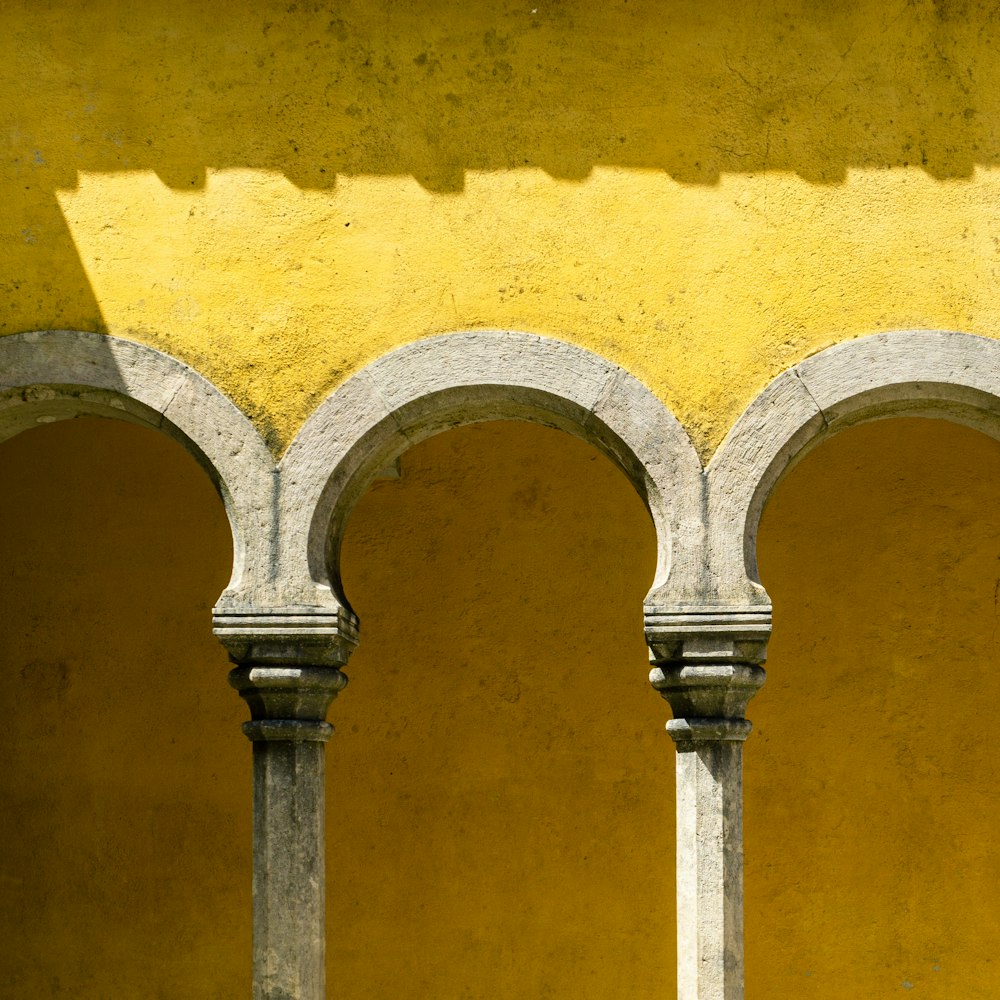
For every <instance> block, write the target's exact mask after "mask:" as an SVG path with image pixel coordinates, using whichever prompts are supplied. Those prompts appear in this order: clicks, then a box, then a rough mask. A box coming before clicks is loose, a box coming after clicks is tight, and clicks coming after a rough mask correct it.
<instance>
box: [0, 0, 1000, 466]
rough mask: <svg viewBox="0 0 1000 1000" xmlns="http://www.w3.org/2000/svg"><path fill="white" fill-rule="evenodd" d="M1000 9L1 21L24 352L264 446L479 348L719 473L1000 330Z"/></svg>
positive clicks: (11, 247)
mask: <svg viewBox="0 0 1000 1000" xmlns="http://www.w3.org/2000/svg"><path fill="white" fill-rule="evenodd" d="M991 11H992V8H991V5H989V4H985V3H984V4H976V3H967V4H966V3H955V2H943V0H942V2H930V0H924V2H916V3H911V2H904V0H893V2H890V3H882V2H874V0H870V2H866V3H861V4H852V5H841V4H814V3H801V4H799V3H794V2H784V3H762V4H740V3H734V4H714V5H712V4H709V5H706V4H703V3H695V2H693V0H691V2H672V3H659V2H656V3H653V2H649V3H642V2H639V3H637V2H625V0H621V2H611V3H602V4H593V3H589V2H580V3H553V2H542V3H534V0H532V2H531V3H529V2H527V0H526V2H524V3H498V4H465V5H462V4H444V3H440V2H438V0H419V2H416V3H406V4H389V3H383V4H375V5H373V4H371V3H346V4H336V5H330V4H322V3H293V4H286V3H281V4H266V3H260V2H252V3H241V4H238V5H236V4H231V5H226V4H223V5H221V6H219V5H215V6H211V7H207V6H205V5H204V4H195V3H192V2H186V0H181V2H178V3H171V4H166V5H152V6H151V7H150V8H149V9H148V10H146V9H139V8H136V6H135V5H134V4H124V3H113V2H102V3H96V4H92V5H88V7H87V8H86V9H81V8H80V6H79V5H78V4H69V3H54V4H51V5H45V6H44V7H43V5H39V4H34V3H24V4H23V5H15V4H9V5H7V8H6V10H5V18H4V23H5V30H4V33H3V37H2V39H0V57H2V60H3V64H4V66H5V67H6V68H7V73H6V74H5V75H4V82H3V84H2V85H0V86H2V88H3V89H2V91H0V96H2V99H3V102H4V105H5V106H6V107H10V108H12V109H14V113H13V114H12V115H11V116H10V122H9V126H8V129H7V131H6V135H5V136H4V139H5V141H6V142H7V143H8V152H7V153H6V154H5V155H4V157H3V158H2V166H0V170H2V171H3V192H4V205H5V211H4V218H3V220H2V223H0V225H2V226H3V230H4V231H3V233H2V241H0V330H3V331H15V330H25V329H32V328H39V327H78V328H84V329H96V330H107V331H110V332H113V333H115V334H119V335H122V336H125V337H131V338H135V339H138V340H142V341H144V342H147V343H150V344H153V345H155V346H158V347H163V348H165V349H167V350H168V351H170V352H172V353H174V354H176V355H177V356H179V357H181V358H182V359H184V360H187V361H190V362H192V363H193V364H195V365H196V367H198V368H199V369H200V370H201V371H203V372H204V373H205V374H206V375H208V376H209V377H210V378H212V379H213V380H215V381H216V382H217V383H218V384H219V386H220V387H221V388H223V389H224V390H225V391H226V392H228V393H229V394H230V395H231V396H232V397H233V398H234V399H235V400H236V401H237V402H238V403H239V405H240V406H241V407H243V408H244V409H245V410H246V411H247V412H248V413H250V414H251V415H252V416H253V418H254V419H255V420H256V421H257V423H258V425H259V426H260V427H261V429H262V431H264V432H265V433H266V434H267V435H268V437H269V440H270V442H271V444H272V446H273V447H274V448H276V449H280V448H281V447H282V446H283V445H284V444H286V443H287V442H288V440H289V439H290V437H291V435H292V434H293V433H294V431H295V429H296V428H297V427H298V426H299V425H300V424H301V423H302V421H303V419H304V418H305V417H306V415H307V414H308V413H309V412H310V411H311V410H312V409H313V408H314V407H315V405H316V404H317V402H318V400H319V399H320V398H321V397H322V396H323V395H325V394H326V393H327V392H328V391H329V390H330V389H331V388H332V387H333V386H335V385H336V384H337V383H338V382H340V381H341V380H343V379H344V378H345V377H346V376H347V375H349V374H350V373H351V372H353V371H355V370H357V369H358V368H359V367H361V366H362V365H364V364H365V363H367V362H369V361H371V360H372V359H373V358H375V357H377V356H379V355H380V354H382V353H384V352H385V351H386V350H388V349H390V348H392V347H394V346H397V345H399V344H400V343H405V342H407V341H409V340H413V339H415V338H417V337H420V336H424V335H426V334H429V333H434V332H440V331H445V330H453V329H458V328H464V327H493V326H495V327H504V328H508V327H509V328H518V329H524V330H528V331H533V332H541V333H547V334H551V335H554V336H558V337H561V338H564V339H568V340H572V341H574V342H576V343H579V344H581V345H583V346H585V347H588V348H591V349H592V350H594V351H596V352H597V353H599V354H602V355H604V356H606V357H608V358H609V359H611V360H613V361H615V362H618V363H620V364H622V365H623V366H624V367H626V368H627V369H628V370H630V371H631V372H632V373H633V374H635V375H637V376H638V377H639V378H640V379H642V380H643V381H644V382H645V383H646V384H647V385H649V386H650V388H652V389H653V390H654V391H655V392H656V393H657V394H659V395H660V396H661V397H662V398H663V399H664V400H665V401H666V402H667V403H668V404H669V405H670V406H671V407H672V408H673V409H674V411H675V413H676V414H677V416H678V417H679V418H680V419H681V420H682V421H683V422H684V423H685V425H686V426H687V427H688V428H689V430H690V432H691V434H692V437H693V438H694V440H695V441H696V444H697V445H698V447H699V448H700V449H701V450H702V451H703V452H708V451H711V450H712V448H713V447H714V446H715V445H716V444H717V443H718V441H719V440H720V439H721V437H722V436H723V435H724V433H725V431H726V430H727V428H728V426H729V425H730V424H731V423H732V421H733V420H734V419H735V417H736V416H737V415H738V414H739V412H740V411H741V410H742V409H743V407H744V406H745V405H746V404H747V403H748V402H749V400H750V399H751V398H752V397H753V396H754V395H755V394H756V392H757V391H758V390H759V389H760V388H761V387H762V386H763V385H764V384H765V383H766V382H767V381H768V379H769V378H771V377H772V376H773V375H775V374H776V373H777V372H779V371H780V370H782V369H784V368H786V367H788V366H789V365H790V364H793V363H794V362H795V361H797V360H799V359H801V358H802V357H803V356H805V355H807V354H809V353H811V352H813V351H815V350H817V349H819V348H821V347H824V346H826V345H828V344H830V343H832V342H835V341H837V340H839V339H843V338H847V337H853V336H856V335H859V334H862V333H867V332H871V331H873V330H880V329H892V328H900V327H911V326H927V327H939V328H940V327H946V328H958V329H963V330H966V331H968V332H973V333H981V334H986V335H992V334H993V333H994V332H995V331H996V330H997V329H1000V324H998V322H997V319H998V299H997V295H996V285H997V281H996V277H997V254H998V243H997V241H998V239H1000V219H998V212H1000V209H998V208H997V206H998V205H1000V178H998V176H997V170H996V167H997V159H998V152H1000V141H998V136H1000V129H998V128H997V117H998V113H1000V69H998V64H997V61H996V59H995V57H994V53H995V51H996V47H997V44H998V42H1000V39H998V38H997V34H998V31H1000V28H998V26H997V23H996V21H995V19H994V18H993V17H992V14H991Z"/></svg>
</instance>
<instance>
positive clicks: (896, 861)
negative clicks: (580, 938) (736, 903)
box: [745, 419, 1000, 1000]
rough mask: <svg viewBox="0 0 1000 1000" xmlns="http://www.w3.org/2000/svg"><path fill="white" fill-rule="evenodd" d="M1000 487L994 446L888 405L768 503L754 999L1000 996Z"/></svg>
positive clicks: (752, 912) (750, 885)
mask: <svg viewBox="0 0 1000 1000" xmlns="http://www.w3.org/2000/svg"><path fill="white" fill-rule="evenodd" d="M998 483H1000V444H998V443H997V442H996V441H994V440H992V439H990V438H987V437H985V436H982V435H979V434H977V433H975V432H973V431H970V430H967V429H965V428H961V427H957V426H955V425H951V424H948V423H944V422H940V421H930V420H912V419H910V420H899V419H896V420H887V421H883V422H879V423H875V424H870V425H866V426H864V427H861V428H857V429H854V430H851V431H847V432H845V433H844V434H842V435H841V436H839V437H837V438H835V439H833V440H832V441H830V442H828V443H826V444H824V445H823V446H822V447H821V448H819V449H818V450H817V451H816V452H814V453H813V454H811V455H810V456H808V457H807V458H806V459H805V461H804V462H803V463H802V464H801V465H800V466H798V467H797V468H796V469H795V470H794V471H793V472H792V473H791V474H790V475H789V477H788V478H787V480H785V481H784V482H783V483H781V484H780V485H779V487H778V489H777V490H776V492H775V495H774V497H773V498H772V500H771V502H770V504H769V505H768V507H767V509H766V511H765V513H764V518H763V521H762V525H761V533H760V542H759V557H760V568H761V575H762V579H763V581H764V583H765V585H766V586H767V587H768V590H769V591H770V593H771V595H772V597H773V600H774V618H775V629H774V638H773V641H772V643H771V650H770V659H769V662H768V681H767V684H766V686H765V687H764V689H763V690H762V692H761V694H760V695H759V696H758V697H757V698H756V699H755V700H754V702H753V704H752V705H751V711H750V715H751V717H752V718H753V720H754V723H755V727H756V734H755V735H754V736H753V737H752V738H751V741H750V742H749V743H748V745H747V758H746V841H745V844H746V904H747V1000H769V998H773V997H781V996H788V997H791V996H794V997H801V998H803V1000H834V998H838V1000H839V998H842V997H845V996H846V997H865V998H871V1000H881V998H888V997H896V996H901V995H906V991H908V990H910V989H913V990H914V994H913V995H915V996H917V995H919V996H921V997H927V998H929V1000H957V998H963V1000H987V998H992V997H995V996H996V995H997V992H998V990H1000V963H998V961H997V944H998V931H997V928H998V927H1000V903H998V899H997V895H996V886H997V884H998V882H1000V861H998V856H997V852H996V849H995V845H996V839H997V818H998V815H1000V808H998V807H1000V795H998V792H997V789H998V787H1000V762H998V760H997V755H996V753H995V742H996V739H997V736H998V735H1000V724H998V722H997V719H996V714H995V712H994V710H993V706H994V705H995V704H996V703H997V701H998V700H1000V674H998V673H997V670H996V661H997V656H998V651H1000V647H998V620H1000V618H998V611H997V592H998V587H1000V504H998V502H997V501H998Z"/></svg>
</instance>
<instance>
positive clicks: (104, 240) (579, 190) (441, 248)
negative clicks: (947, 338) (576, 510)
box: [59, 168, 1000, 451]
mask: <svg viewBox="0 0 1000 1000" xmlns="http://www.w3.org/2000/svg"><path fill="white" fill-rule="evenodd" d="M59 201H60V205H61V207H62V209H63V211H64V213H65V216H66V220H67V222H68V225H69V229H70V232H71V233H72V235H73V239H74V243H75V245H76V247H77V248H78V250H79V254H80V259H81V261H82V263H83V266H84V268H85V271H86V274H87V277H88V280H89V282H90V284H91V286H92V288H93V289H94V291H95V295H96V297H97V299H98V301H99V302H100V304H101V309H102V313H103V317H104V322H105V324H106V328H107V329H108V331H109V332H111V333H115V334H118V335H120V336H124V337H130V338H134V339H139V340H143V341H145V342H147V343H150V344H152V345H154V346H158V347H162V348H164V349H165V350H168V351H170V352H171V353H174V354H175V355H177V356H179V357H181V358H184V359H186V360H188V361H190V362H191V363H192V364H194V365H195V366H196V367H198V368H199V369H200V370H201V371H203V372H205V374H207V375H208V376H209V377H210V378H212V379H213V380H214V381H216V382H217V383H218V384H219V385H220V386H221V387H222V388H223V389H224V390H225V391H227V392H228V393H230V394H231V395H232V396H233V398H234V399H235V400H236V401H237V402H238V403H239V404H240V405H241V406H243V407H244V408H245V409H246V410H247V411H248V412H250V413H251V414H253V415H254V417H255V418H256V419H257V420H258V421H259V422H260V423H261V424H262V426H263V428H264V429H266V430H267V431H268V432H269V433H270V435H271V439H272V443H273V444H275V446H280V445H281V444H283V443H286V442H287V441H288V440H289V438H290V436H291V435H293V434H294V432H295V431H296V430H297V428H298V426H299V425H300V424H301V422H302V421H303V420H304V419H305V417H306V416H307V415H308V413H309V412H310V411H311V410H312V409H313V408H314V407H315V405H316V404H317V403H318V401H319V400H320V399H321V398H322V396H323V395H325V394H326V393H327V392H329V391H330V390H331V389H332V388H333V387H334V386H336V385H337V384H338V383H339V382H340V381H342V380H343V379H344V378H346V377H347V376H349V375H350V374H352V373H353V372H354V371H357V370H358V369H359V368H361V367H362V366H363V365H365V364H366V363H368V362H370V361H372V360H374V359H375V358H376V357H378V356H379V355H380V354H382V353H384V352H386V351H388V350H390V349H392V348H393V347H397V346H399V345H400V344H403V343H406V342H408V341H410V340H412V339H415V338H417V337H420V336H424V335H427V334H431V333H438V332H443V331H447V330H455V329H464V328H469V327H499V328H511V329H519V330H529V331H533V332H539V333H546V334H551V335H553V336H556V337H559V338H562V339H565V340H570V341H573V342H574V343H577V344H580V345H581V346H583V347H586V348H589V349H590V350H593V351H596V352H597V353H598V354H601V355H603V356H605V357H608V358H610V359H611V360H613V361H615V362H617V363H618V364H620V365H622V366H623V367H625V368H626V369H628V370H629V371H631V372H633V373H635V374H636V375H638V377H639V378H641V379H642V380H643V381H644V382H645V383H646V384H647V385H649V386H650V388H652V389H653V391H654V392H656V393H658V394H659V395H660V396H661V398H663V399H664V400H665V401H666V402H667V403H668V405H670V406H671V407H672V408H673V409H674V411H675V412H676V413H677V414H678V415H679V417H680V418H681V420H682V421H683V422H684V423H685V424H686V426H687V427H688V429H689V431H690V432H691V433H692V435H693V436H694V437H695V438H696V440H697V443H698V444H699V445H700V446H701V447H702V449H703V450H704V451H708V450H710V449H711V448H712V447H714V445H716V444H717V443H718V441H719V440H720V439H721V437H722V435H724V433H725V431H726V430H727V429H728V427H729V426H730V425H731V423H732V421H733V420H735V418H736V416H738V414H739V412H740V411H741V410H742V409H743V408H744V407H745V406H746V405H747V404H748V403H749V402H750V400H751V399H752V398H753V396H754V395H755V394H756V392H758V391H759V390H760V389H761V388H762V387H763V386H764V385H765V384H766V382H767V381H769V380H770V379H771V378H772V377H773V376H774V375H776V374H777V373H778V372H779V371H781V370H782V369H784V368H785V367H787V366H789V365H791V364H794V363H795V362H796V361H797V360H799V359H801V358H802V357H804V356H805V355H807V354H810V353H813V352H814V351H816V350H819V349H821V348H823V347H825V346H828V345H829V344H830V343H833V342H835V341H837V340H839V339H844V338H847V337H852V336H856V335H859V334H863V333H868V332H871V331H875V330H885V329H899V328H911V327H937V328H948V329H956V328H957V329H962V330H966V331H974V332H982V333H992V332H994V331H1000V297H998V296H997V294H996V290H995V289H996V284H997V277H998V259H1000V258H998V244H1000V172H998V171H997V170H996V169H992V168H990V169H986V168H983V169H980V170H979V171H977V173H976V175H975V177H974V178H973V179H971V180H947V181H941V180H936V179H934V178H932V177H930V176H928V175H927V174H926V173H925V172H924V171H923V170H920V169H918V168H898V169H895V170H856V171H851V172H850V174H849V175H848V177H847V179H846V181H845V183H844V184H842V185H832V186H824V185H817V184H813V183H810V182H808V181H804V180H802V179H801V178H799V177H796V176H794V175H789V174H786V173H777V174H762V175H755V174H749V175H726V176H725V177H723V178H722V179H721V180H720V182H719V183H718V184H717V185H714V186H705V185H692V184H685V183H681V182H678V181H676V180H673V179H672V178H670V177H668V176H666V175H665V174H663V173H655V172H652V171H648V170H643V171H637V170H629V169H624V168H598V169H595V170H594V171H593V172H592V174H591V175H590V177H588V178H587V179H586V180H583V181H573V182H570V181H561V180H557V179H553V178H551V177H548V176H547V175H546V174H544V173H543V172H541V171H539V170H522V171H516V172H510V173H490V174H480V173H475V172H470V173H469V174H468V175H467V178H466V184H465V187H464V190H463V191H462V192H460V193H454V194H452V193H447V194H440V193H433V192H429V191H427V190H426V189H425V188H422V187H421V186H420V185H419V184H418V183H417V182H416V181H415V180H413V179H407V178H388V177H383V178H371V177H365V178H344V179H342V180H341V181H340V182H339V184H338V185H337V187H336V188H335V189H334V190H303V189H300V188H297V187H295V186H294V185H293V184H292V183H290V182H289V181H288V180H287V179H286V178H284V177H282V176H281V175H279V174H273V173H265V172H260V171H248V170H231V171H221V172H209V174H208V176H207V179H206V183H205V186H204V187H203V188H202V189H201V190H197V191H176V190H172V189H170V188H168V187H167V186H166V185H164V184H163V183H162V181H160V180H159V179H158V178H157V177H156V176H154V175H153V174H151V173H132V174H130V173H124V174H121V173H120V174H110V175H86V174H85V175H83V176H82V177H81V179H80V183H79V186H78V187H77V188H76V189H75V190H72V191H65V192H60V193H59Z"/></svg>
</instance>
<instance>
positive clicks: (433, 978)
mask: <svg viewBox="0 0 1000 1000" xmlns="http://www.w3.org/2000/svg"><path fill="white" fill-rule="evenodd" d="M401 467H402V475H401V478H399V479H397V480H392V479H390V480H383V481H380V482H378V483H376V484H375V486H374V487H373V488H372V489H371V490H370V491H369V492H368V493H367V494H366V495H365V497H364V498H363V499H362V500H361V502H360V503H359V505H358V507H357V509H356V510H355V512H354V514H353V516H352V519H351V522H350V525H349V529H348V532H347V537H346V540H345V544H344V549H343V556H342V567H343V578H344V583H345V588H346V590H347V594H348V596H349V597H350V599H351V602H352V605H353V606H354V607H355V608H356V610H357V611H358V613H359V616H360V618H361V623H362V624H361V627H362V642H361V645H360V647H359V649H358V652H357V653H356V654H355V657H354V659H353V660H352V662H351V663H350V664H349V665H348V673H350V675H351V678H352V680H351V684H350V686H349V687H348V689H347V690H346V691H345V693H344V694H343V695H342V696H341V698H340V699H339V700H338V702H337V703H336V705H335V707H334V711H333V713H332V716H333V720H334V721H335V723H336V724H337V725H338V727H339V729H340V731H341V733H342V736H340V737H338V738H335V739H334V742H333V743H332V744H331V747H330V750H329V754H330V756H329V759H328V773H329V775H330V778H329V783H330V788H329V797H328V800H329V803H330V805H329V814H328V830H329V845H330V852H329V856H328V891H327V897H328V901H329V911H328V928H329V932H328V933H329V951H328V956H329V970H328V981H329V984H330V990H331V992H335V993H336V994H337V996H339V997H341V998H342V1000H353V998H359V1000H360V998H362V997H364V998H371V997H390V996H391V997H403V998H413V1000H418V998H423V997H428V996H454V997H463V998H469V1000H487V998H489V1000H493V998H514V997H517V998H520V997H526V996H532V997H555V998H568V997H574V998H593V1000H599V998H600V1000H606V998H607V997H608V996H612V995H623V996H625V995H627V996H631V997H634V998H649V1000H652V998H654V997H656V998H657V1000H661V998H662V997H663V996H664V995H670V994H671V993H672V992H673V989H674V986H673V984H674V982H675V975H676V974H675V969H674V965H675V944H674V917H673V913H674V899H673V896H674V878H673V870H674V838H673V813H674V780H673V768H674V759H673V749H672V747H671V744H670V742H669V739H668V737H667V736H666V734H665V733H664V732H663V723H664V720H665V718H666V716H667V715H668V714H669V713H668V712H667V711H666V709H665V706H664V705H663V704H662V702H660V700H659V699H658V698H657V696H656V695H655V694H654V693H653V692H652V690H651V689H650V688H649V686H648V684H647V682H646V680H645V674H646V672H647V664H646V651H645V645H644V640H643V633H642V600H643V597H644V596H645V592H646V589H647V588H648V586H649V583H650V581H651V579H652V577H653V572H654V567H655V561H656V548H655V536H654V530H653V526H652V523H651V521H650V518H649V515H648V512H647V511H646V509H645V507H644V505H643V503H642V501H641V500H640V499H639V498H638V496H636V494H635V492H634V491H633V489H632V487H631V485H630V484H629V482H628V481H627V480H626V478H625V477H624V476H623V475H622V474H621V472H620V471H619V470H617V469H616V468H615V467H614V466H613V465H612V464H611V462H610V461H609V460H608V459H606V458H604V457H603V456H602V455H600V454H599V453H597V452H596V451H595V450H594V449H593V448H592V447H590V446H589V445H587V444H586V443H584V442H582V441H580V440H578V439H576V438H574V437H571V436H570V435H568V434H565V433H563V432H560V431H556V430H553V429H551V428H547V427H541V426H538V425H533V424H526V423H511V422H494V423H485V424H478V425H474V426H468V427H464V428H460V429H457V430H451V431H447V432H445V433H443V434H440V435H438V436H437V437H434V438H431V439H429V440H427V441H424V442H422V443H421V444H419V445H417V446H415V447H414V448H413V449H411V451H409V452H407V453H406V455H404V456H403V459H402V463H401Z"/></svg>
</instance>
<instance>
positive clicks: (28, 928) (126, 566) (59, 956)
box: [0, 417, 250, 1000]
mask: <svg viewBox="0 0 1000 1000" xmlns="http://www.w3.org/2000/svg"><path fill="white" fill-rule="evenodd" d="M0 462H2V467H3V471H4V489H3V491H2V492H0V524H2V525H3V529H2V530H0V565H3V567H4V573H3V574H0V604H2V607H3V609H4V626H3V641H2V642H0V658H2V661H3V664H2V667H0V673H2V676H3V679H4V684H5V688H6V691H7V704H8V712H7V714H6V717H5V722H4V725H3V727H2V731H0V756H2V758H3V760H4V768H3V773H2V775H0V789H2V791H0V796H2V805H0V816H2V817H3V820H2V824H3V833H2V837H3V850H2V851H0V882H2V885H3V891H2V892H0V937H2V938H3V941H4V947H3V949H2V957H0V969H2V972H0V980H2V981H3V983H4V984H5V986H6V987H7V990H6V992H7V993H9V994H10V995H11V996H24V997H62V996H66V997H70V996H72V997H73V998H74V1000H104V998H106V997H109V996H116V997H127V996H131V997H150V996H157V997H163V998H177V1000H180V998H182V997H185V998H186V997H192V996H199V997H216V998H230V997H233V996H239V995H246V994H248V993H249V990H250V983H249V975H248V971H249V970H248V966H249V961H248V959H249V955H250V888H249V887H250V852H249V849H248V847H247V845H248V844H249V839H250V801H249V796H248V794H247V789H248V788H249V782H250V777H249V761H248V759H247V756H248V755H247V753H246V743H245V740H244V739H243V737H242V735H241V734H240V731H239V726H240V723H241V722H242V721H243V717H244V712H243V711H242V706H241V704H240V703H239V700H238V699H237V698H234V697H233V694H232V691H231V690H230V689H229V688H228V686H227V684H226V680H225V678H226V671H227V669H228V664H227V661H226V655H225V652H224V651H223V649H222V647H221V646H220V645H219V644H218V643H217V642H216V640H215V639H214V638H213V636H212V634H211V608H212V604H213V602H214V601H215V599H216V598H217V597H218V595H219V592H220V590H221V589H222V588H223V587H224V586H225V585H226V581H227V580H228V579H229V573H230V569H231V565H232V532H231V530H230V526H229V523H228V521H227V518H226V514H225V511H224V509H223V505H222V502H221V500H220V498H219V496H218V494H217V493H216V491H215V489H214V487H213V485H212V483H211V482H210V481H209V479H208V477H207V476H206V475H205V474H204V472H203V470H202V469H201V468H199V466H198V465H197V464H196V462H195V461H194V459H193V458H191V456H189V455H188V454H187V453H186V452H185V451H184V449H183V448H182V447H181V446H180V445H179V444H177V443H176V442H174V441H172V440H170V439H168V438H167V437H165V436H164V435H162V434H158V433H156V432H155V431H153V430H150V429H147V428H144V427H140V426H137V425H134V424H127V423H123V422H119V421H111V420H99V419H96V418H93V417H85V418H82V419H78V420H64V421H60V422H57V423H52V424H47V425H41V426H37V427H35V428H33V429H31V430H27V431H25V432H23V433H21V434H19V435H18V436H16V437H13V438H11V439H9V440H7V441H4V442H3V443H2V444H0Z"/></svg>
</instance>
